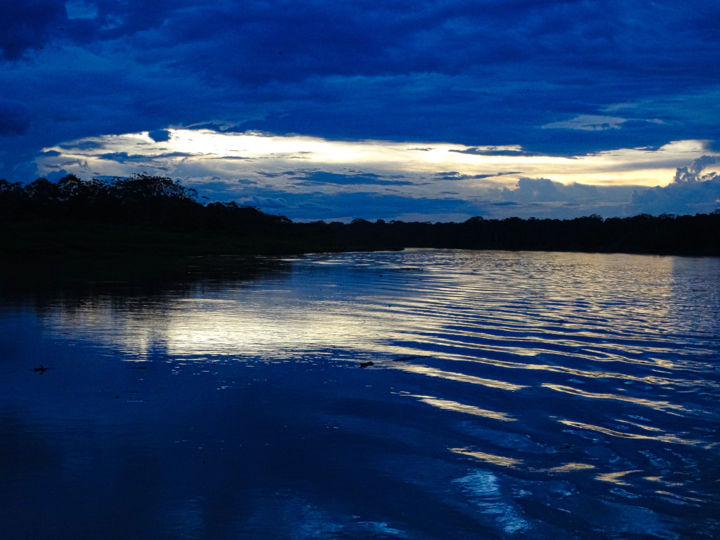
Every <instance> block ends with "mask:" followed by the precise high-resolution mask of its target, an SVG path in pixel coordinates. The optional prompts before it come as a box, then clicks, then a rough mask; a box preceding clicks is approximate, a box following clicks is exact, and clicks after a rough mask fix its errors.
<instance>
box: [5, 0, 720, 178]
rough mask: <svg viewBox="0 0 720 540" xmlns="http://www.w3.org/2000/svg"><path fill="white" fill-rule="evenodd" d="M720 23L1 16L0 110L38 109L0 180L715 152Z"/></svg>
mask: <svg viewBox="0 0 720 540" xmlns="http://www.w3.org/2000/svg"><path fill="white" fill-rule="evenodd" d="M717 20H720V5H717V3H714V2H707V1H705V0H689V1H683V2H679V1H678V2H670V1H669V2H654V3H650V2H635V3H628V2H624V1H620V0H608V1H606V2H601V3H600V2H587V1H568V0H565V1H528V0H511V1H500V0H484V1H478V2H467V1H459V0H448V1H446V2H435V1H430V0H427V1H422V0H416V1H413V2H409V1H396V2H382V3H378V2H364V1H363V2H352V3H345V2H330V1H321V0H317V1H313V2H306V1H299V0H293V1H289V0H279V1H275V2H266V1H247V2H243V3H241V4H240V3H237V2H234V1H230V0H215V1H204V2H201V1H200V0H172V1H171V0H159V1H156V2H146V1H144V0H143V1H141V0H125V1H123V2H118V1H116V0H73V1H69V2H63V1H58V0H24V1H23V2H19V1H18V2H3V3H2V4H1V5H0V51H1V53H2V54H1V57H2V58H1V59H0V88H2V98H3V99H6V100H9V101H12V102H15V103H27V104H32V105H31V106H28V108H27V110H26V113H25V114H24V115H23V114H21V113H20V112H18V111H20V110H21V109H20V108H19V109H17V110H15V111H14V112H13V111H10V112H7V111H6V112H5V114H3V111H5V109H3V108H2V105H0V119H1V120H0V132H1V133H2V134H3V135H5V137H4V140H3V142H4V145H3V147H2V148H1V149H0V164H2V166H3V167H4V168H6V169H8V170H17V171H26V170H29V168H28V167H29V165H28V164H29V163H31V160H32V158H33V156H34V155H35V154H36V153H37V151H39V150H40V149H41V148H42V147H43V146H50V145H54V144H57V143H59V142H62V141H68V140H71V139H75V138H81V137H86V136H93V135H99V134H118V133H127V132H139V131H149V132H150V137H151V138H152V139H153V140H154V141H155V142H163V141H164V140H166V139H165V138H164V137H166V135H165V134H164V133H163V130H164V128H167V127H168V126H190V125H195V126H201V125H204V126H214V127H218V128H221V129H224V130H231V131H232V130H234V131H239V130H240V131H241V130H245V129H255V130H263V131H268V132H273V133H301V134H308V135H318V136H322V137H328V138H342V139H352V138H380V139H392V140H407V141H418V143H419V144H420V146H422V143H423V142H432V141H448V142H455V143H462V144H467V145H470V146H472V147H474V148H475V149H476V151H477V153H478V154H479V155H480V154H482V155H488V153H487V152H492V150H482V148H481V147H483V146H486V145H521V146H522V147H523V148H524V150H516V151H510V152H511V154H508V152H507V151H506V152H504V155H512V152H515V153H516V154H517V155H521V154H522V155H528V154H530V155H531V154H533V153H537V152H549V153H554V154H561V155H572V154H578V153H584V152H590V151H597V150H603V149H608V148H620V147H636V146H650V145H656V146H660V145H662V144H666V143H667V142H668V141H670V140H681V139H688V138H694V139H709V140H720V127H719V126H718V123H717V120H716V119H717V117H718V116H719V115H720V77H719V76H718V73H717V70H716V69H714V66H716V65H718V61H720V35H719V34H718V32H717V28H716V25H715V24H714V21H717ZM593 115H594V116H595V117H610V118H614V119H615V120H613V121H612V122H610V123H608V124H607V126H608V127H610V128H612V129H596V130H591V129H584V130H583V129H582V128H583V126H585V127H586V128H587V126H588V125H591V123H590V124H589V123H587V122H585V123H583V120H582V119H583V118H587V117H589V116H593ZM578 119H579V120H578ZM598 125H600V126H603V125H604V124H602V123H600V124H598ZM543 126H555V127H554V128H550V129H542V127H543ZM8 135H9V136H8ZM149 144H150V143H149ZM483 152H484V153H483ZM498 152H499V153H501V152H502V150H498ZM467 153H468V154H471V153H473V151H472V150H467ZM2 172H5V171H2ZM23 179H26V178H23Z"/></svg>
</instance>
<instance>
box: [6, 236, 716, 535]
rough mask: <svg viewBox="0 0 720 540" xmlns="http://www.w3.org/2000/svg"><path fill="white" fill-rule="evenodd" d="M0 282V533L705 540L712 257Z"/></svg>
mask: <svg viewBox="0 0 720 540" xmlns="http://www.w3.org/2000/svg"><path fill="white" fill-rule="evenodd" d="M76 285H77V284H76ZM2 298H3V299H1V300H0V362H1V366H0V367H1V369H2V371H1V373H2V376H1V377H0V529H2V537H3V538H53V539H54V538H73V539H76V538H256V537H257V538H267V537H271V538H273V537H277V538H368V537H370V538H462V539H467V538H494V537H511V538H548V537H555V538H573V537H577V538H593V537H597V538H613V537H614V538H655V537H657V538H713V537H718V536H720V433H719V429H720V423H719V422H718V420H719V419H720V406H719V405H718V403H720V259H712V258H682V257H655V256H632V255H599V254H597V255H596V254H570V253H527V252H526V253H523V252H520V253H512V252H468V251H465V252H463V251H446V250H409V251H404V252H381V253H355V254H331V255H310V256H306V257H300V258H293V259H280V260H265V261H262V265H260V266H259V270H258V271H256V272H255V273H253V274H252V275H250V276H229V277H223V276H218V275H215V276H213V277H212V278H207V277H202V276H189V277H188V278H187V279H186V280H176V279H174V280H172V281H167V282H162V281H160V282H158V281H157V280H155V281H154V282H153V283H152V284H150V285H149V284H147V283H140V282H124V281H122V280H120V281H118V280H114V281H111V282H103V281H102V280H100V281H94V282H92V283H87V284H85V285H84V286H82V287H78V286H73V287H69V286H68V287H64V286H59V285H58V286H54V287H48V288H44V289H43V290H42V291H40V290H29V291H28V290H25V291H24V292H18V291H16V290H13V287H12V285H11V284H7V283H6V284H5V285H4V288H3V296H2ZM370 362H372V364H369V363H370ZM40 365H42V366H43V367H46V368H47V370H46V371H36V370H35V369H34V368H37V367H39V366H40ZM363 366H364V367H363Z"/></svg>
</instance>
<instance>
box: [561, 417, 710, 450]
mask: <svg viewBox="0 0 720 540" xmlns="http://www.w3.org/2000/svg"><path fill="white" fill-rule="evenodd" d="M558 422H560V423H561V424H564V425H566V426H572V427H577V428H581V429H588V430H590V431H597V432H598V433H604V434H605V435H611V436H613V437H622V438H623V439H644V440H649V441H660V442H664V443H673V444H687V445H690V446H695V445H698V444H702V443H703V442H704V441H695V440H690V439H681V438H680V437H676V436H675V435H643V434H641V433H626V432H624V431H615V430H614V429H609V428H604V427H602V426H595V425H592V424H585V423H583V422H575V421H573V420H558Z"/></svg>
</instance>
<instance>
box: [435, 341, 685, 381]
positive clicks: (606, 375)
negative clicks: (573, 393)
mask: <svg viewBox="0 0 720 540" xmlns="http://www.w3.org/2000/svg"><path fill="white" fill-rule="evenodd" d="M488 336H489V337H491V336H490V335H488ZM481 337H484V336H481ZM427 341H428V342H429V343H436V344H452V345H462V346H464V347H468V346H469V345H470V344H468V343H464V342H458V341H453V340H450V339H437V338H435V339H432V340H427ZM483 349H485V350H497V351H501V352H509V353H511V354H516V355H517V356H535V355H536V354H537V351H538V350H539V349H538V347H534V348H532V349H530V350H528V349H526V350H525V351H523V352H522V353H521V352H520V351H521V349H519V348H518V347H504V346H490V345H487V344H483ZM548 352H553V351H552V350H548ZM575 356H578V357H579V356H580V355H575ZM442 358H443V359H447V360H453V361H459V362H472V363H475V364H486V365H490V366H495V367H502V368H508V369H525V370H531V371H549V372H553V373H565V374H568V375H574V376H575V377H585V378H588V379H620V380H623V381H633V382H641V383H644V384H655V385H669V384H678V383H679V382H680V381H677V380H670V379H667V378H664V377H656V376H654V375H647V376H644V377H638V376H636V375H630V374H628V373H616V372H613V371H592V370H583V369H577V368H572V367H568V366H559V365H551V364H527V363H524V362H511V361H508V360H497V359H491V358H483V357H480V356H474V355H462V354H452V353H450V354H447V353H446V354H443V355H442ZM585 358H586V359H588V360H596V358H593V357H587V356H586V357H585Z"/></svg>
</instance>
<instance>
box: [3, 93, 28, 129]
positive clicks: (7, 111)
mask: <svg viewBox="0 0 720 540" xmlns="http://www.w3.org/2000/svg"><path fill="white" fill-rule="evenodd" d="M29 125H30V109H29V108H28V107H27V106H26V105H24V104H23V103H20V102H18V101H10V100H5V99H0V136H2V135H19V134H22V133H25V131H26V130H27V128H28V126H29Z"/></svg>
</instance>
